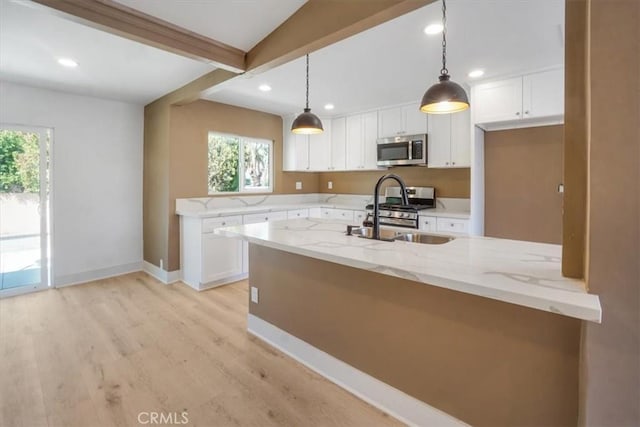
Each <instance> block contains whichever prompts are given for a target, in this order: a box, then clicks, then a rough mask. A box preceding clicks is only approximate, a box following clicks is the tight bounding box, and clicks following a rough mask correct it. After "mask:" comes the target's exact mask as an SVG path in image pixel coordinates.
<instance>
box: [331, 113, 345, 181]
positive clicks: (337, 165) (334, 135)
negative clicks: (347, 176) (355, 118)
mask: <svg viewBox="0 0 640 427" xmlns="http://www.w3.org/2000/svg"><path fill="white" fill-rule="evenodd" d="M346 142H347V119H346V118H345V117H338V118H336V119H333V120H331V156H330V159H331V160H330V162H329V170H337V171H343V170H345V169H346V168H347V163H346V149H347V144H346Z"/></svg>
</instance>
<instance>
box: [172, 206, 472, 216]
mask: <svg viewBox="0 0 640 427" xmlns="http://www.w3.org/2000/svg"><path fill="white" fill-rule="evenodd" d="M310 208H329V209H347V210H354V211H364V210H365V206H358V205H346V204H335V203H326V202H325V203H297V204H282V205H258V206H238V207H230V208H214V209H207V210H205V211H199V212H193V211H181V210H176V214H177V215H181V216H187V217H194V218H215V217H221V216H228V215H246V214H253V213H265V212H278V211H287V210H296V209H310ZM420 213H421V215H425V216H439V217H447V218H460V219H469V218H470V217H471V214H470V213H469V212H466V211H455V210H448V209H442V208H436V209H426V210H424V211H421V212H420Z"/></svg>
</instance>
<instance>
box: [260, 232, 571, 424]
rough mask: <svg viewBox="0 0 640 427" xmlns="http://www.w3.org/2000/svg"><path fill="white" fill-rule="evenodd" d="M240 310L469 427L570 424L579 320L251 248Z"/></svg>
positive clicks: (282, 253) (278, 252) (323, 262)
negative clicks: (247, 296)
mask: <svg viewBox="0 0 640 427" xmlns="http://www.w3.org/2000/svg"><path fill="white" fill-rule="evenodd" d="M249 257H250V259H251V264H250V272H249V275H250V282H251V286H256V287H257V288H258V289H259V290H260V302H259V304H254V303H250V304H249V311H250V312H251V313H252V314H254V315H256V316H258V317H259V318H261V319H264V320H266V321H267V322H269V323H271V324H273V325H276V326H277V327H279V328H281V329H283V330H285V331H287V332H289V333H291V334H292V335H295V336H296V337H299V338H300V339H302V340H304V341H305V342H307V343H309V344H311V345H313V346H314V347H316V348H319V349H320V350H323V351H325V352H327V353H329V354H331V355H333V356H334V357H337V358H338V359H340V360H342V361H344V362H346V363H348V364H349V365H351V366H353V367H355V368H357V369H360V370H361V371H364V372H366V373H368V374H370V375H372V376H374V377H375V378H378V379H380V380H381V381H383V382H385V383H387V384H390V385H391V386H393V387H395V388H397V389H400V390H402V391H404V392H405V393H407V394H409V395H411V396H413V397H415V398H417V399H420V400H422V401H424V402H427V403H428V404H430V405H432V406H434V407H436V408H439V409H441V410H443V411H445V412H447V413H449V414H451V415H453V416H455V417H457V418H459V419H461V420H463V421H465V422H467V423H470V424H471V425H474V426H491V427H495V426H575V425H576V421H577V414H578V393H577V390H578V360H579V345H580V321H579V320H577V319H572V318H568V317H565V316H560V315H557V314H553V313H548V312H544V311H539V310H533V309H530V308H525V307H519V306H516V305H513V304H508V303H503V302H499V301H495V300H490V299H488V298H482V297H478V296H474V295H469V294H464V293H461V292H455V291H451V290H448V289H442V288H438V287H435V286H428V285H424V284H419V283H416V282H413V281H409V280H404V279H400V278H395V277H390V276H385V275H382V274H379V273H374V272H371V271H366V270H360V269H355V268H351V267H346V266H343V265H338V264H333V263H329V262H326V261H320V260H314V259H312V258H308V257H304V256H301V255H294V254H290V253H287V252H281V251H278V250H275V249H270V248H265V247H262V246H256V245H251V247H250V255H249Z"/></svg>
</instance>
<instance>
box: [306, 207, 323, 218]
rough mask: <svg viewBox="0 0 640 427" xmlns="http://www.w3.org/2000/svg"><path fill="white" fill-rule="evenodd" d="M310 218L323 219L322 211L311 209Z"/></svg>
mask: <svg viewBox="0 0 640 427" xmlns="http://www.w3.org/2000/svg"><path fill="white" fill-rule="evenodd" d="M309 218H322V209H320V208H309Z"/></svg>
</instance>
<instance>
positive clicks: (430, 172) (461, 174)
mask: <svg viewBox="0 0 640 427" xmlns="http://www.w3.org/2000/svg"><path fill="white" fill-rule="evenodd" d="M385 173H395V174H397V175H400V176H401V177H402V178H403V179H404V181H405V182H406V184H407V185H411V186H429V187H435V188H436V196H437V197H461V198H469V191H470V188H471V185H470V169H468V168H464V169H429V168H426V167H399V168H391V169H389V170H381V171H368V172H331V173H327V172H323V173H320V184H319V185H320V191H321V192H323V193H341V194H373V189H374V186H375V185H376V181H377V180H378V178H380V177H381V176H382V175H384V174H385ZM329 181H331V182H332V183H333V189H332V190H329V189H328V186H327V183H328V182H329Z"/></svg>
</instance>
